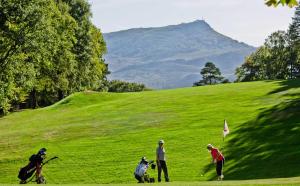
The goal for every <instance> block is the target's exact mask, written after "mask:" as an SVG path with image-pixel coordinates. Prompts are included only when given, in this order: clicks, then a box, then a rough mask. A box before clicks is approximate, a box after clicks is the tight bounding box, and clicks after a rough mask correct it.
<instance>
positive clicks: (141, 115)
mask: <svg viewBox="0 0 300 186" xmlns="http://www.w3.org/2000/svg"><path fill="white" fill-rule="evenodd" d="M224 119H226V120H227V123H228V126H229V129H230V133H229V134H228V135H227V136H226V137H225V139H224V140H223V136H222V132H223V122H224ZM299 134H300V81H299V80H289V81H259V82H249V83H230V84H220V85H213V86H203V87H192V88H180V89H170V90H157V91H145V92H139V93H101V92H82V93H75V94H72V95H71V96H69V97H67V98H65V99H63V100H61V101H60V102H58V103H56V104H54V105H52V106H49V107H45V108H41V109H36V110H30V109H28V110H22V111H20V112H15V113H11V114H9V115H8V116H4V117H2V118H0V183H3V184H17V183H18V178H17V174H18V171H19V169H20V168H21V167H23V166H25V165H26V164H27V163H28V158H29V157H30V156H31V155H32V154H34V153H37V151H38V150H39V149H40V148H42V147H45V148H47V158H51V157H53V156H58V157H59V158H58V159H57V160H53V161H51V162H49V164H47V165H45V167H44V168H43V174H44V176H45V178H46V179H47V183H48V184H77V185H80V184H107V183H109V184H135V183H136V180H135V179H134V176H133V172H134V169H135V167H136V165H137V164H138V163H139V161H140V159H141V157H142V156H146V157H147V158H148V159H150V160H155V158H156V157H155V150H156V147H157V142H158V140H160V139H164V141H165V148H166V156H167V164H168V169H169V176H170V181H171V183H168V184H166V185H174V186H175V185H252V184H255V183H257V184H261V185H269V184H274V185H277V184H281V185H297V184H298V185H299V184H300V178H299V176H300V160H299V158H300V143H299V142H300V135H299ZM208 143H211V144H213V145H214V146H216V147H218V148H219V149H220V150H221V151H222V153H223V154H224V156H225V158H226V162H225V166H224V176H225V178H224V180H225V181H223V182H216V181H215V180H216V173H215V166H214V165H213V164H212V163H211V155H210V153H209V152H208V150H207V149H206V145H207V144H208ZM148 172H149V174H150V176H151V177H155V179H157V171H156V170H155V171H154V170H149V171H148ZM239 180H247V181H239ZM259 180H260V181H259ZM162 185H165V184H162Z"/></svg>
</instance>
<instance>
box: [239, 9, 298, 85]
mask: <svg viewBox="0 0 300 186" xmlns="http://www.w3.org/2000/svg"><path fill="white" fill-rule="evenodd" d="M236 76H237V81H257V80H276V79H295V78H299V77H300V6H297V7H296V10H295V15H294V17H293V18H292V23H291V24H290V25H289V28H288V30H287V31H276V32H274V33H272V34H271V35H270V36H269V37H268V38H267V39H266V40H265V43H264V45H263V46H261V47H259V48H258V49H257V50H256V51H255V52H254V53H252V54H251V55H250V56H248V57H246V59H245V62H244V63H243V64H242V65H241V66H240V67H239V68H237V69H236Z"/></svg>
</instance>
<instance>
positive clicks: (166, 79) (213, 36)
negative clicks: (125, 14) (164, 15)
mask: <svg viewBox="0 0 300 186" xmlns="http://www.w3.org/2000/svg"><path fill="white" fill-rule="evenodd" d="M104 38H105V41H106V43H107V48H108V54H107V55H106V56H105V58H106V60H107V61H108V63H109V70H110V71H111V75H110V76H109V78H110V79H120V80H125V81H130V82H138V83H144V84H146V85H147V86H148V87H151V88H158V89H165V88H177V87H187V86H192V85H193V82H195V81H197V80H199V79H200V73H199V72H200V70H201V68H202V67H203V66H204V64H205V63H206V62H207V61H213V62H214V63H215V64H216V65H217V66H218V67H219V68H220V69H221V71H222V73H223V74H224V75H225V76H226V77H228V78H230V79H231V80H233V79H234V70H235V68H236V67H238V66H239V65H240V64H241V63H242V62H243V60H244V58H245V56H247V55H249V54H250V53H251V52H253V51H254V50H255V48H254V47H252V46H250V45H247V44H245V43H243V42H239V41H236V40H233V39H231V38H230V37H227V36H225V35H222V34H220V33H218V32H216V31H215V30H214V29H213V28H212V27H211V26H210V25H209V24H208V23H207V22H205V21H203V20H196V21H194V22H191V23H181V24H179V25H169V26H165V27H152V28H132V29H128V30H122V31H117V32H111V33H106V34H104Z"/></svg>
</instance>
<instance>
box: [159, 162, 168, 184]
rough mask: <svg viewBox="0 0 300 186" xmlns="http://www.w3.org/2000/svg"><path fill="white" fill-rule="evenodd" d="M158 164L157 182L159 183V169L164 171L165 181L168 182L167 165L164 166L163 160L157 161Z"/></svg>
mask: <svg viewBox="0 0 300 186" xmlns="http://www.w3.org/2000/svg"><path fill="white" fill-rule="evenodd" d="M159 164H160V165H158V166H157V169H158V179H157V180H158V182H160V181H161V169H162V170H163V171H164V175H165V180H166V182H168V181H169V175H168V168H167V164H166V161H163V160H159Z"/></svg>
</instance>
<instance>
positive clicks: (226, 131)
mask: <svg viewBox="0 0 300 186" xmlns="http://www.w3.org/2000/svg"><path fill="white" fill-rule="evenodd" d="M227 134H229V128H228V125H227V121H226V120H224V129H223V138H225V136H226V135H227Z"/></svg>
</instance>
